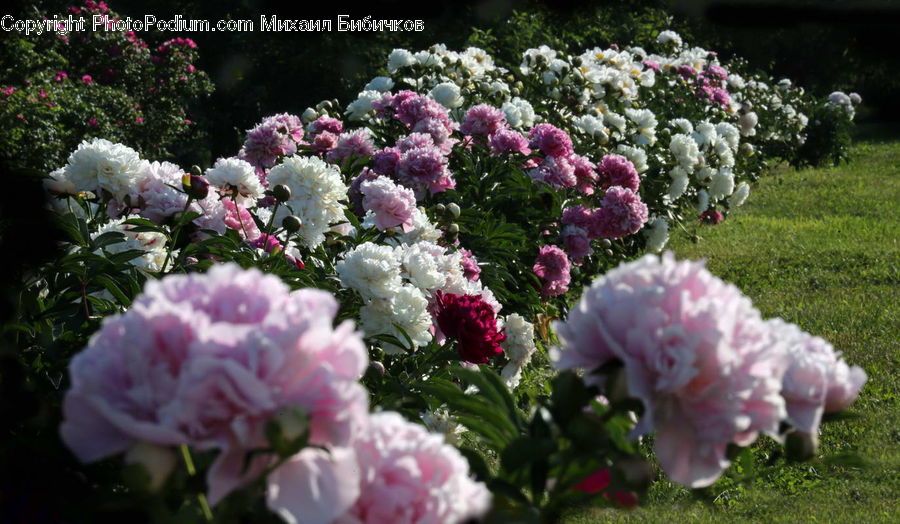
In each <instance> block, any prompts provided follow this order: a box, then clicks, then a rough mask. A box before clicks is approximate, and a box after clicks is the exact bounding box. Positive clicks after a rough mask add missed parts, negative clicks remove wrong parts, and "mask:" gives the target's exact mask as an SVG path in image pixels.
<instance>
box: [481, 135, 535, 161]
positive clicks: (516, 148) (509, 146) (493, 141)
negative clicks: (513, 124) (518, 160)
mask: <svg viewBox="0 0 900 524" xmlns="http://www.w3.org/2000/svg"><path fill="white" fill-rule="evenodd" d="M488 145H489V146H490V147H491V153H493V154H495V155H502V154H506V153H518V154H520V155H525V156H528V155H530V154H531V149H529V147H528V139H527V138H525V137H524V136H523V135H522V133H519V132H518V131H513V130H512V129H500V130H498V131H497V132H496V133H494V134H492V135H491V136H489V137H488Z"/></svg>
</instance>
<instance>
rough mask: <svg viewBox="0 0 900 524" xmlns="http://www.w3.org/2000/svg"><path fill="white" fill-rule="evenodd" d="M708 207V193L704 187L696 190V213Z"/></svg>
mask: <svg viewBox="0 0 900 524" xmlns="http://www.w3.org/2000/svg"><path fill="white" fill-rule="evenodd" d="M707 209H709V193H707V192H706V190H705V189H701V190H700V191H698V192H697V214H698V215H699V214H700V213H703V212H704V211H706V210H707Z"/></svg>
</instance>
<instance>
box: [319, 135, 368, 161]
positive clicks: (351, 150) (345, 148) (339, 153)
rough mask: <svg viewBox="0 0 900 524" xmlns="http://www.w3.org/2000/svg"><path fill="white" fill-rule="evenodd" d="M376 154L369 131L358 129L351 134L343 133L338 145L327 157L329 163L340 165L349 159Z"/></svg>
mask: <svg viewBox="0 0 900 524" xmlns="http://www.w3.org/2000/svg"><path fill="white" fill-rule="evenodd" d="M374 152H375V143H374V142H372V136H371V135H370V133H369V130H368V129H358V130H356V131H352V132H349V133H343V134H341V135H340V136H339V137H338V140H337V144H336V145H335V146H334V148H332V149H331V150H330V151H328V155H327V156H326V158H327V160H328V161H329V162H334V163H340V162H342V161H343V160H346V159H348V158H354V157H355V158H365V157H370V156H372V154H373V153H374Z"/></svg>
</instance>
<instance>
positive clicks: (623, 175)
mask: <svg viewBox="0 0 900 524" xmlns="http://www.w3.org/2000/svg"><path fill="white" fill-rule="evenodd" d="M597 172H598V174H599V178H600V185H601V187H603V189H608V188H609V187H611V186H621V187H625V188H628V189H630V190H632V191H634V192H635V193H636V192H637V190H638V187H640V185H641V177H640V176H639V175H638V172H637V169H635V167H634V164H633V163H632V162H631V160H628V158H626V157H624V156H622V155H606V156H604V157H603V159H602V160H600V165H599V166H597Z"/></svg>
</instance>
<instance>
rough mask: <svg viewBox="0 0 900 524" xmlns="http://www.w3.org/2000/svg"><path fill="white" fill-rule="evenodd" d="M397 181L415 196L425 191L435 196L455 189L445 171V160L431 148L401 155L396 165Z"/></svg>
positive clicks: (436, 150) (413, 150)
mask: <svg viewBox="0 0 900 524" xmlns="http://www.w3.org/2000/svg"><path fill="white" fill-rule="evenodd" d="M397 179H398V180H399V181H400V183H401V184H403V185H405V186H406V187H409V188H411V189H413V190H415V191H416V194H417V195H418V194H420V193H424V191H425V189H428V190H429V191H431V193H432V194H435V193H440V192H442V191H445V190H447V189H453V188H454V187H455V183H454V182H453V179H452V178H451V177H450V172H449V171H448V170H447V158H446V157H445V156H444V155H442V154H441V152H440V150H438V149H435V148H433V147H429V148H420V149H410V150H409V151H407V152H405V153H403V155H402V156H401V157H400V161H399V162H398V163H397Z"/></svg>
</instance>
